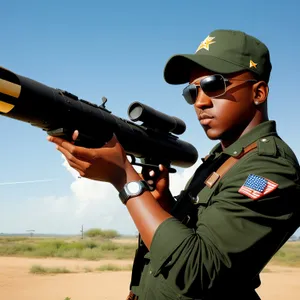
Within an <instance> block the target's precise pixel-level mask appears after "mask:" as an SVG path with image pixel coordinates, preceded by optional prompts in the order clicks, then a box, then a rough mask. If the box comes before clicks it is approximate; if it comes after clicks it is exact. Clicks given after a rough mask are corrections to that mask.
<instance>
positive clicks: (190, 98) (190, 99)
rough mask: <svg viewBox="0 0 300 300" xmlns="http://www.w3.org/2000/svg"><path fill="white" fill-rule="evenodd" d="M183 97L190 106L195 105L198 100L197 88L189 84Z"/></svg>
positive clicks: (184, 90)
mask: <svg viewBox="0 0 300 300" xmlns="http://www.w3.org/2000/svg"><path fill="white" fill-rule="evenodd" d="M182 95H183V97H184V99H185V100H186V102H187V103H188V104H194V103H195V100H196V98H197V87H196V85H194V84H189V85H188V86H186V87H185V88H184V89H183V92H182Z"/></svg>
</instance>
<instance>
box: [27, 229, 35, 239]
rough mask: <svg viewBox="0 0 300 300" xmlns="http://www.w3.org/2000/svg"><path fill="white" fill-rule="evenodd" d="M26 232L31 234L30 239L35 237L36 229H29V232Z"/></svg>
mask: <svg viewBox="0 0 300 300" xmlns="http://www.w3.org/2000/svg"><path fill="white" fill-rule="evenodd" d="M26 231H27V232H29V233H30V237H33V233H34V232H35V230H34V229H29V230H26Z"/></svg>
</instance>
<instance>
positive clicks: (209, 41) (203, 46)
mask: <svg viewBox="0 0 300 300" xmlns="http://www.w3.org/2000/svg"><path fill="white" fill-rule="evenodd" d="M214 39H215V38H214V37H213V36H208V37H207V38H206V39H205V40H204V41H202V42H201V44H200V45H199V47H198V48H197V50H196V52H198V51H199V50H201V49H205V50H207V51H209V45H210V44H213V43H215V42H216V41H214Z"/></svg>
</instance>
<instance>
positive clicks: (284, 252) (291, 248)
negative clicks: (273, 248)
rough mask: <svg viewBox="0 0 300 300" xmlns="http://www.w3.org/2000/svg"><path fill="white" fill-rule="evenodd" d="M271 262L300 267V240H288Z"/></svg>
mask: <svg viewBox="0 0 300 300" xmlns="http://www.w3.org/2000/svg"><path fill="white" fill-rule="evenodd" d="M271 263H273V264H276V265H282V266H289V267H300V242H287V243H286V244H285V245H284V246H283V247H282V248H281V249H280V250H279V251H278V252H277V253H276V254H275V256H274V257H273V258H272V260H271Z"/></svg>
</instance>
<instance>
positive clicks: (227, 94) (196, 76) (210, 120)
mask: <svg viewBox="0 0 300 300" xmlns="http://www.w3.org/2000/svg"><path fill="white" fill-rule="evenodd" d="M213 74H215V73H212V72H210V71H203V70H198V71H197V70H195V71H194V72H193V73H192V75H191V78H190V83H194V84H196V85H198V84H199V82H200V81H201V80H202V79H204V78H206V77H207V76H209V75H213ZM224 77H225V78H227V79H229V82H227V84H226V91H225V90H224V94H223V95H221V96H217V97H209V96H208V95H207V94H205V93H204V92H203V90H202V89H201V87H198V90H197V97H196V98H195V103H194V108H195V111H196V114H197V117H198V119H199V122H200V124H201V125H202V127H203V128H204V130H205V132H206V135H207V136H208V137H209V138H210V139H213V140H216V139H219V140H221V141H227V140H228V141H230V140H233V139H236V138H238V137H239V136H240V135H242V134H243V132H244V130H245V129H246V128H247V126H248V125H249V124H250V123H251V120H252V119H253V118H254V115H255V113H256V108H255V104H254V99H253V96H254V93H253V82H249V81H247V80H250V79H252V80H253V77H252V76H251V73H249V72H240V73H235V74H230V75H224ZM231 79H232V81H231ZM210 88H211V89H213V85H212V86H211V87H210ZM212 92H213V90H212Z"/></svg>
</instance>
